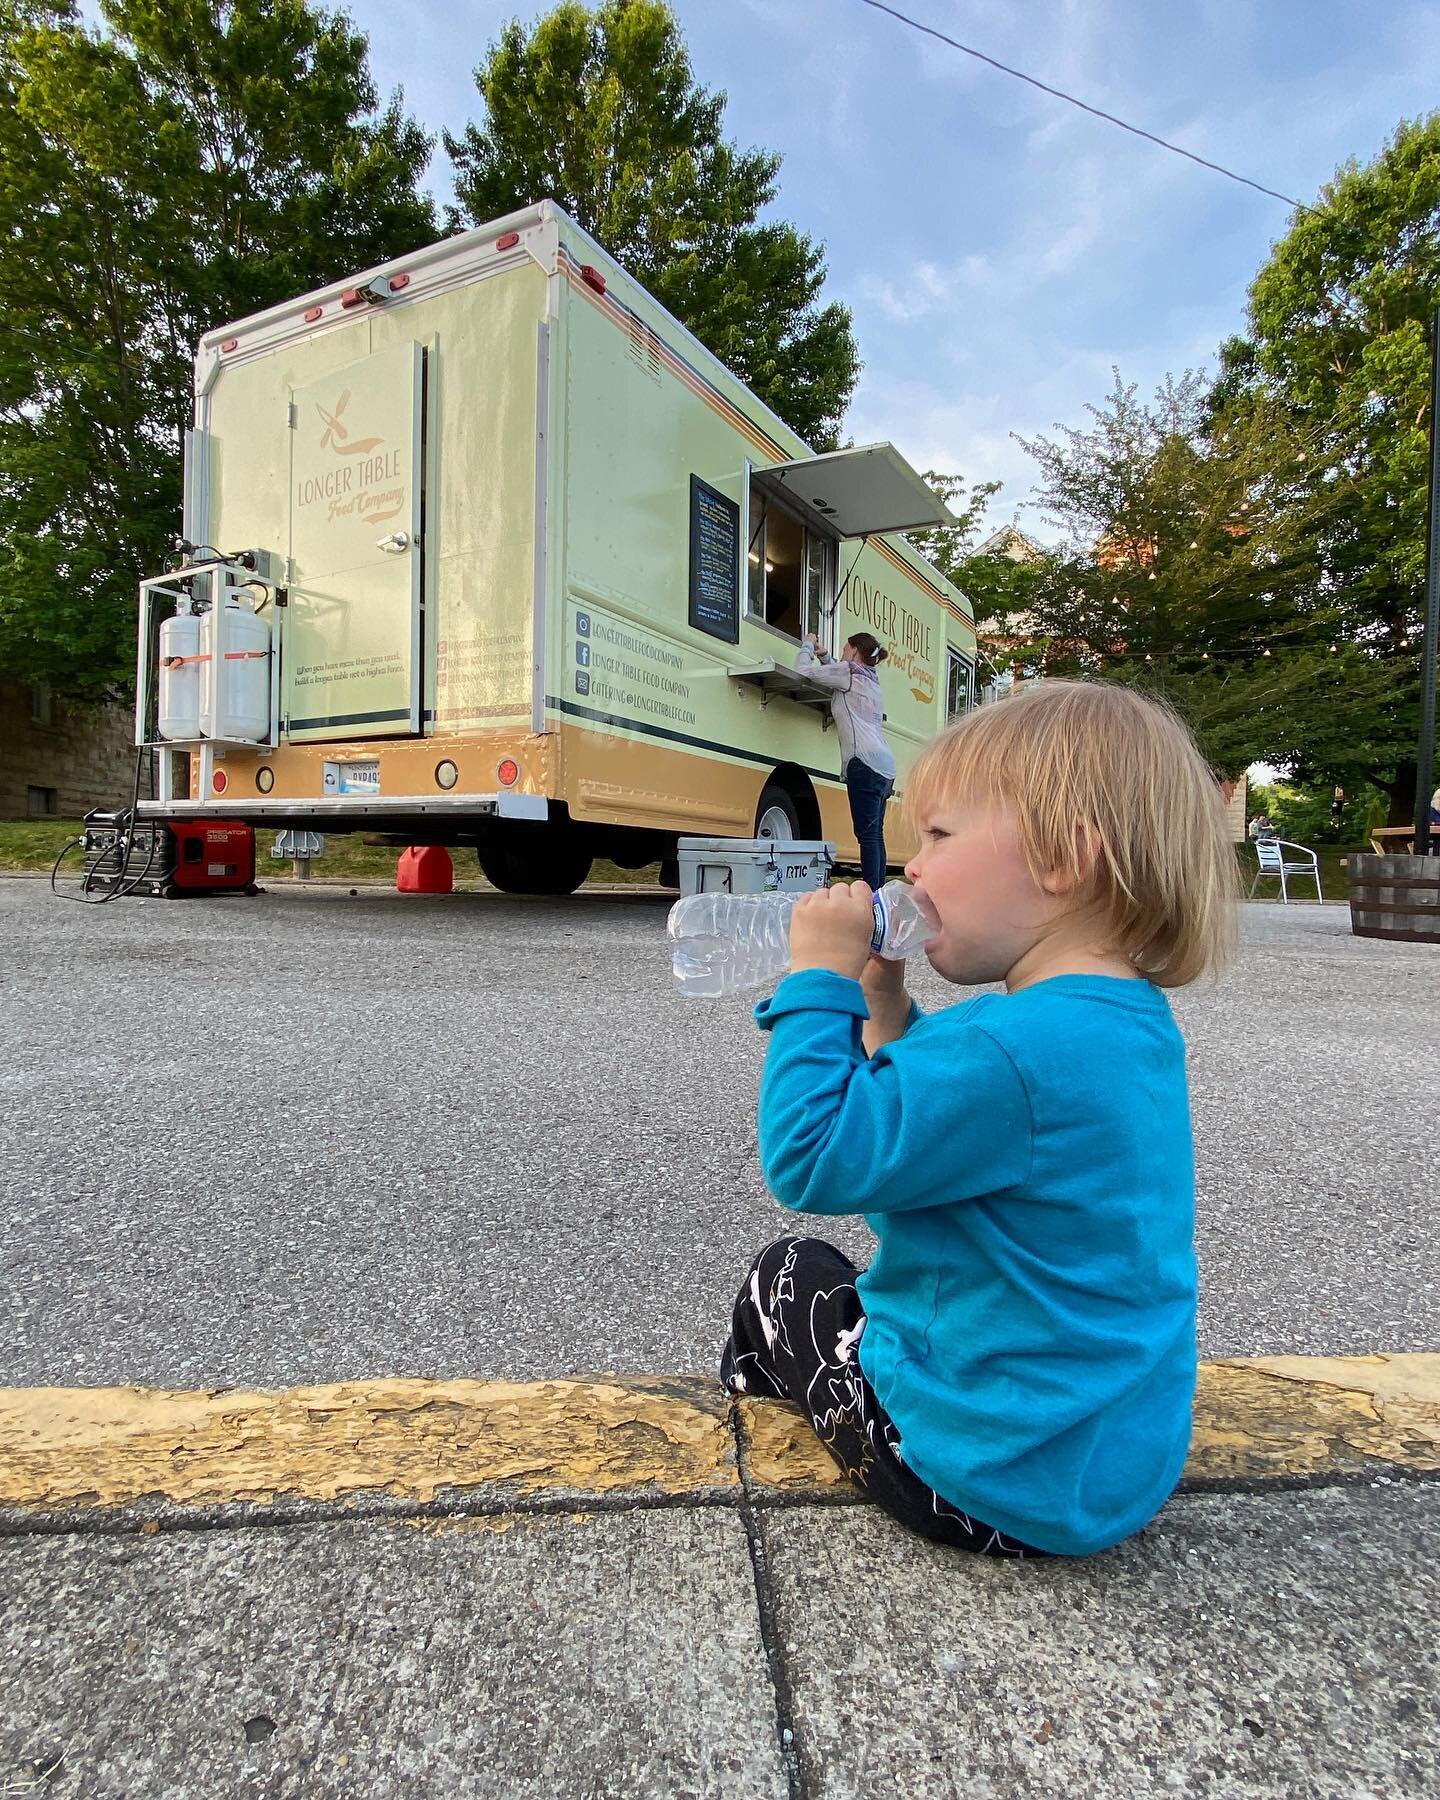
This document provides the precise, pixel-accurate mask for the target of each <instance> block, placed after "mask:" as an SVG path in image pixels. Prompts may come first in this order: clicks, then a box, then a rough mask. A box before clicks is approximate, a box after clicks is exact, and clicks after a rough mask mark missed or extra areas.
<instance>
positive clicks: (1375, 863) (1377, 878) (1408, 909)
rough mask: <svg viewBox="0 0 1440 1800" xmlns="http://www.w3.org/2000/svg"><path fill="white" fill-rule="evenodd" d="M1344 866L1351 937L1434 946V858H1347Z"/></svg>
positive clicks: (1438, 861) (1439, 884)
mask: <svg viewBox="0 0 1440 1800" xmlns="http://www.w3.org/2000/svg"><path fill="white" fill-rule="evenodd" d="M1349 866H1350V929H1351V931H1352V932H1353V933H1354V935H1355V936H1356V937H1373V938H1394V939H1396V940H1397V941H1398V942H1400V943H1403V944H1440V856H1352V857H1351V858H1350V859H1349Z"/></svg>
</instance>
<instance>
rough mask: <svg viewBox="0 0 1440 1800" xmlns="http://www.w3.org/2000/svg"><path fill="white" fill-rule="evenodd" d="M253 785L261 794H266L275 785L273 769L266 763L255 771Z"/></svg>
mask: <svg viewBox="0 0 1440 1800" xmlns="http://www.w3.org/2000/svg"><path fill="white" fill-rule="evenodd" d="M255 785H256V787H257V788H259V790H260V792H261V793H262V794H268V793H269V792H270V790H271V788H273V787H274V785H275V771H274V770H273V769H272V768H271V767H270V765H269V764H268V763H267V764H266V765H265V766H264V767H263V768H260V769H257V770H256V771H255Z"/></svg>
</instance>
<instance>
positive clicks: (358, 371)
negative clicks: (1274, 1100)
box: [280, 342, 425, 742]
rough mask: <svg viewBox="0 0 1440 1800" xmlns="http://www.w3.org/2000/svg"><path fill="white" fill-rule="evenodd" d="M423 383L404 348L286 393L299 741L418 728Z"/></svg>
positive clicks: (293, 725) (287, 654)
mask: <svg viewBox="0 0 1440 1800" xmlns="http://www.w3.org/2000/svg"><path fill="white" fill-rule="evenodd" d="M424 381H425V356H424V351H423V350H422V348H421V346H420V345H419V344H416V343H412V342H406V343H400V344H392V345H390V346H388V347H387V348H385V349H382V350H376V351H374V352H373V353H372V354H371V355H369V356H367V357H365V358H363V359H362V360H361V361H359V362H355V363H351V364H349V365H348V366H347V367H345V368H341V369H337V370H335V371H334V372H333V373H332V374H329V375H327V376H325V377H324V378H323V379H322V380H319V381H316V382H314V383H313V384H311V385H310V386H307V387H303V388H292V389H291V391H290V406H291V412H290V418H291V433H290V443H291V470H290V591H289V611H288V613H287V615H286V620H285V629H284V639H283V642H284V654H283V665H282V669H281V678H280V679H281V714H282V718H283V719H284V721H285V727H284V728H285V734H286V736H287V737H288V738H290V739H291V740H292V741H296V742H306V741H308V742H318V741H322V740H344V739H349V738H373V737H393V736H400V735H403V734H406V733H415V732H418V731H419V730H420V708H421V695H420V682H421V652H420V632H421V595H422V592H423V586H422V563H423V553H424V547H423V544H422V530H423V521H424V515H423V509H422V496H423V481H422V474H423V471H422V467H421V457H422V454H423V429H422V428H423V414H424V405H423V398H424Z"/></svg>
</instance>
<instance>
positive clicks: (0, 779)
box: [0, 681, 150, 819]
mask: <svg viewBox="0 0 1440 1800" xmlns="http://www.w3.org/2000/svg"><path fill="white" fill-rule="evenodd" d="M134 734H135V720H134V716H133V715H132V713H131V712H130V710H129V708H128V707H122V706H101V705H94V704H85V705H82V704H77V703H75V702H73V701H67V700H60V699H56V698H54V697H53V696H52V695H51V694H50V692H49V690H48V689H47V688H44V687H33V686H30V685H29V684H26V683H21V682H14V681H0V819H24V818H36V817H43V816H45V815H47V814H49V815H53V816H54V817H57V818H62V819H78V818H80V817H81V816H82V815H83V814H85V813H87V812H90V811H91V810H92V809H93V808H95V807H102V808H104V809H105V810H106V811H113V810H114V809H115V808H116V807H117V806H128V805H129V803H130V793H131V787H132V784H133V782H134V780H135V745H134V742H133V739H134ZM147 773H148V771H147ZM149 792H150V789H149V785H148V781H147V783H146V785H145V786H143V787H142V789H141V793H142V795H144V796H146V797H148V795H149Z"/></svg>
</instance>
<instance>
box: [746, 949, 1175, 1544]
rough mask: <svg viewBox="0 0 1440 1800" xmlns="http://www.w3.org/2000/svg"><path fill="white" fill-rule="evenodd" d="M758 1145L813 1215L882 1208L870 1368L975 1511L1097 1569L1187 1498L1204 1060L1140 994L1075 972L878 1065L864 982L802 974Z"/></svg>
mask: <svg viewBox="0 0 1440 1800" xmlns="http://www.w3.org/2000/svg"><path fill="white" fill-rule="evenodd" d="M755 1016H756V1020H757V1022H758V1023H759V1024H760V1025H761V1027H762V1028H763V1029H765V1030H767V1031H769V1033H770V1046H769V1051H768V1054H767V1057H766V1062H765V1073H764V1078H763V1081H762V1084H761V1090H760V1157H761V1162H762V1165H763V1168H764V1172H765V1178H766V1181H767V1182H768V1183H769V1186H770V1191H771V1192H772V1193H773V1194H774V1195H775V1198H776V1199H777V1200H779V1201H780V1203H781V1204H782V1205H783V1206H786V1207H789V1208H791V1209H792V1210H794V1211H796V1212H804V1213H832V1214H833V1213H863V1214H865V1216H866V1219H867V1222H868V1224H869V1225H870V1227H871V1229H872V1230H873V1231H874V1233H875V1235H876V1237H877V1238H878V1239H879V1245H878V1248H877V1250H876V1253H875V1257H874V1260H873V1261H872V1263H871V1265H870V1267H869V1269H868V1270H867V1271H866V1272H865V1274H864V1275H862V1276H861V1277H860V1280H859V1282H858V1288H859V1293H860V1299H861V1303H862V1305H863V1307H864V1309H865V1314H866V1321H867V1322H866V1327H865V1332H864V1336H863V1337H862V1338H861V1340H860V1366H861V1368H862V1369H863V1370H864V1372H865V1375H866V1377H867V1378H868V1380H869V1382H870V1384H871V1386H872V1387H873V1388H874V1390H875V1392H876V1394H877V1396H878V1397H879V1400H880V1403H881V1405H882V1406H884V1408H885V1410H886V1411H887V1412H888V1413H889V1415H890V1417H891V1418H892V1419H893V1420H894V1422H895V1424H896V1426H897V1427H898V1429H899V1431H900V1436H901V1455H902V1458H903V1460H904V1462H905V1463H906V1465H907V1466H908V1467H909V1468H911V1469H912V1470H913V1471H914V1472H915V1473H916V1474H917V1475H918V1476H920V1478H921V1479H922V1480H923V1481H925V1482H927V1483H928V1484H929V1486H931V1487H932V1488H934V1489H935V1491H936V1492H937V1493H938V1494H940V1495H942V1496H943V1497H944V1498H945V1499H947V1500H949V1501H950V1502H951V1503H952V1504H953V1505H955V1506H958V1507H959V1508H960V1509H961V1510H962V1511H964V1512H968V1513H971V1514H973V1515H974V1516H975V1517H977V1518H980V1519H983V1520H984V1521H985V1522H986V1523H987V1524H989V1525H993V1526H995V1527H997V1528H998V1529H999V1530H1001V1531H1004V1532H1006V1533H1008V1534H1009V1535H1011V1536H1013V1537H1017V1538H1019V1539H1021V1540H1022V1541H1023V1542H1025V1543H1029V1544H1033V1545H1034V1546H1035V1547H1036V1548H1037V1549H1041V1550H1052V1551H1056V1552H1060V1553H1065V1554H1071V1555H1083V1554H1087V1553H1089V1552H1091V1551H1095V1550H1102V1549H1105V1548H1106V1547H1107V1546H1109V1545H1111V1544H1115V1543H1118V1542H1119V1541H1120V1540H1121V1539H1122V1538H1125V1537H1128V1536H1129V1535H1130V1533H1131V1532H1133V1531H1137V1530H1138V1529H1139V1528H1140V1527H1141V1526H1142V1525H1144V1524H1145V1523H1146V1522H1147V1521H1148V1520H1149V1519H1151V1518H1152V1517H1153V1516H1154V1515H1155V1513H1156V1512H1157V1511H1158V1510H1159V1508H1160V1507H1161V1505H1162V1504H1163V1503H1164V1501H1165V1500H1166V1498H1167V1497H1168V1496H1169V1495H1170V1493H1171V1492H1172V1491H1173V1490H1174V1487H1175V1484H1176V1482H1177V1481H1178V1480H1179V1478H1180V1472H1181V1470H1182V1468H1183V1467H1184V1463H1185V1457H1186V1452H1187V1449H1188V1446H1189V1440H1190V1410H1191V1402H1192V1399H1193V1395H1194V1388H1195V1300H1196V1277H1195V1257H1194V1250H1193V1238H1194V1163H1193V1153H1192V1149H1191V1136H1190V1108H1189V1098H1188V1094H1187V1091H1186V1083H1185V1047H1184V1043H1183V1040H1182V1039H1181V1036H1180V1033H1179V1030H1178V1029H1177V1027H1176V1025H1175V1022H1174V1020H1173V1018H1172V1017H1171V1014H1170V1008H1169V1005H1168V1004H1167V1002H1166V1000H1165V996H1164V995H1163V994H1162V993H1161V992H1160V990H1159V989H1157V988H1155V987H1153V986H1152V985H1151V984H1150V983H1149V982H1147V981H1143V980H1135V981H1124V980H1119V979H1115V978H1112V977H1107V976H1090V975H1062V976H1057V977H1055V978H1053V979H1052V980H1049V981H1042V982H1037V983H1036V984H1034V985H1033V986H1031V987H1027V988H1022V989H1020V990H1019V991H1018V992H1016V993H1014V994H984V995H981V996H979V997H978V998H976V999H973V1000H970V1001H967V1002H964V1003H962V1004H960V1005H957V1006H952V1007H948V1008H946V1009H945V1010H944V1011H942V1012H938V1013H935V1014H932V1015H930V1016H928V1017H927V1016H921V1015H919V1013H918V1011H912V1014H911V1022H910V1024H909V1027H908V1029H907V1030H906V1031H905V1033H904V1035H903V1036H901V1037H900V1038H898V1039H897V1040H896V1041H895V1042H894V1043H891V1044H888V1045H886V1046H885V1047H883V1048H882V1049H881V1050H879V1051H877V1053H876V1054H875V1055H874V1056H873V1057H871V1058H869V1059H868V1060H867V1058H866V1056H865V1052H864V1048H863V1046H862V1043H861V1030H862V1026H863V1023H864V1021H865V1019H866V1018H867V1017H868V1013H867V1009H866V1006H865V1000H864V996H863V994H862V992H861V989H860V986H859V983H858V982H854V981H850V980H848V979H846V978H844V977H842V976H839V975H835V974H832V973H830V972H829V971H827V970H819V969H811V970H805V971H802V972H800V973H797V974H794V975H791V976H788V977H787V978H786V979H785V980H784V981H783V982H782V983H781V984H780V986H779V988H778V989H777V990H776V992H775V994H774V995H773V997H772V998H770V999H769V1000H766V1001H765V1002H763V1003H762V1004H761V1005H760V1006H759V1007H757V1009H756V1014H755Z"/></svg>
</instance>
